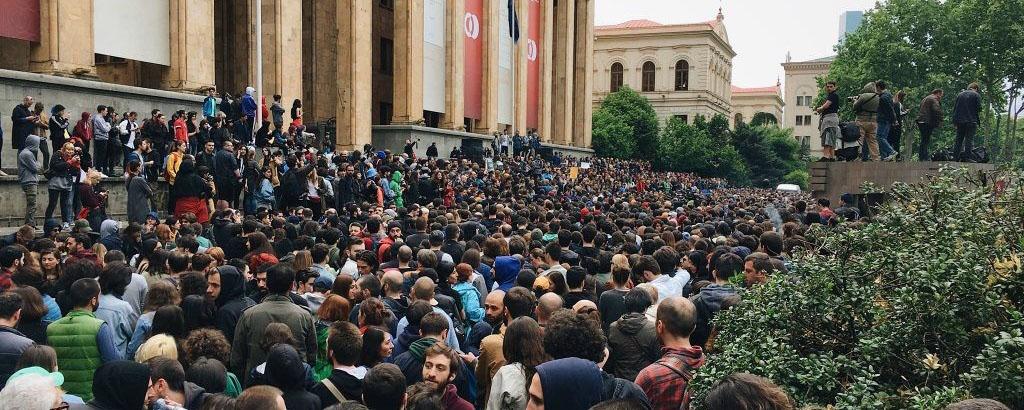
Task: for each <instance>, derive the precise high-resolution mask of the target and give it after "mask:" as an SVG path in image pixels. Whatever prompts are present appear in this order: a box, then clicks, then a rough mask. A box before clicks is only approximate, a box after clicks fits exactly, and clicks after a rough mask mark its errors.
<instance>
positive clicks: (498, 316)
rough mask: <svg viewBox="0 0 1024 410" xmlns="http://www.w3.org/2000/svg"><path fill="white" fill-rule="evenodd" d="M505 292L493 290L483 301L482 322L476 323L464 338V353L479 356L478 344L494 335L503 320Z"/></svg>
mask: <svg viewBox="0 0 1024 410" xmlns="http://www.w3.org/2000/svg"><path fill="white" fill-rule="evenodd" d="M504 298H505V291H502V290H494V291H491V293H488V294H487V297H486V298H485V299H484V320H481V321H479V322H476V323H475V324H473V327H472V328H471V329H470V330H469V335H468V336H466V352H467V353H473V354H475V355H477V356H479V355H480V344H481V343H482V342H483V339H484V338H485V337H487V336H490V335H492V334H495V333H497V332H498V330H499V329H500V328H501V327H502V326H501V325H502V321H503V320H504V319H505V302H504V300H503V299H504Z"/></svg>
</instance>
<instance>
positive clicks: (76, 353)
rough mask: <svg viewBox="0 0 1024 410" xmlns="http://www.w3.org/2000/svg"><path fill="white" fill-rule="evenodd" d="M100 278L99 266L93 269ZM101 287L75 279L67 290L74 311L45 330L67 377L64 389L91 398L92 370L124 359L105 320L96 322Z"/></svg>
mask: <svg viewBox="0 0 1024 410" xmlns="http://www.w3.org/2000/svg"><path fill="white" fill-rule="evenodd" d="M90 269H91V273H93V274H95V275H96V276H98V275H99V268H98V267H90ZM99 297H100V284H99V282H97V281H96V279H93V278H92V277H86V278H82V279H79V280H76V281H75V282H74V283H72V284H71V288H70V289H69V290H68V299H69V301H70V302H71V304H72V306H74V309H72V310H71V312H68V314H67V316H64V317H63V318H61V319H60V320H57V321H56V322H53V323H50V325H49V326H47V327H46V338H47V340H48V341H49V344H50V346H52V347H53V349H54V350H56V352H57V366H59V368H60V369H61V371H63V373H64V374H65V375H66V376H65V379H64V385H63V386H62V387H63V388H64V390H65V391H66V392H68V393H70V394H74V395H76V396H79V397H81V398H82V399H83V400H86V401H88V400H90V399H92V393H93V392H92V381H93V369H96V368H97V367H99V366H100V364H103V363H108V362H112V361H116V360H121V359H122V355H121V352H120V351H118V350H117V347H116V346H114V332H113V330H112V328H111V327H110V326H109V325H107V324H106V323H105V322H104V321H102V320H100V319H97V318H96V314H95V313H94V312H96V307H97V306H98V305H99Z"/></svg>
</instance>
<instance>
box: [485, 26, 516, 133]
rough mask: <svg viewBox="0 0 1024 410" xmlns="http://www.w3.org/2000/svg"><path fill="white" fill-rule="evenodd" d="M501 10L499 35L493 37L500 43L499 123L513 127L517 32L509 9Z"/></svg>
mask: <svg viewBox="0 0 1024 410" xmlns="http://www.w3.org/2000/svg"><path fill="white" fill-rule="evenodd" d="M500 9H501V15H500V16H499V19H498V20H499V24H500V26H499V27H498V35H497V36H493V37H491V38H493V39H495V40H497V41H498V123H499V124H506V125H512V123H513V119H514V116H515V111H514V109H513V107H514V105H515V102H514V101H513V99H514V98H515V93H514V92H513V84H514V83H515V75H516V73H515V68H514V67H513V65H512V64H513V62H514V61H515V60H514V59H513V56H514V55H515V44H514V42H515V40H514V39H513V34H514V33H515V32H514V31H513V29H512V24H510V23H511V22H512V20H513V19H512V18H510V17H509V16H510V14H509V9H508V8H507V7H501V8H500Z"/></svg>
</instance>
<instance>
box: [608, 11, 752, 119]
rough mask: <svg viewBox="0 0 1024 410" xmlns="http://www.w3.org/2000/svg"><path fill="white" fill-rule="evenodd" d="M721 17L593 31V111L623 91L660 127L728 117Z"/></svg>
mask: <svg viewBox="0 0 1024 410" xmlns="http://www.w3.org/2000/svg"><path fill="white" fill-rule="evenodd" d="M724 20H725V17H724V16H723V15H722V13H721V11H719V14H718V16H717V18H715V19H714V20H710V21H704V22H700V23H692V24H660V23H657V22H654V21H650V20H631V21H627V22H625V23H621V24H615V25H610V26H598V27H597V28H596V29H595V30H594V34H595V40H594V86H593V87H594V96H593V104H594V107H598V106H600V104H601V101H602V100H603V99H604V97H605V96H606V95H608V94H609V93H611V92H614V91H617V90H618V89H619V88H621V87H623V86H628V87H630V88H632V89H634V90H636V91H638V92H640V94H641V95H643V96H644V97H646V98H647V100H648V101H650V102H651V105H652V106H654V110H655V111H656V112H657V113H658V117H659V119H661V120H662V121H665V120H667V119H668V118H671V117H678V118H680V119H682V120H684V121H688V122H689V121H692V120H693V118H695V117H696V116H697V115H703V116H705V117H711V116H714V115H715V114H722V115H724V116H726V117H731V113H732V107H731V99H732V59H733V57H735V56H736V52H735V51H733V49H732V47H731V46H730V45H729V36H728V34H727V33H726V29H725V23H724Z"/></svg>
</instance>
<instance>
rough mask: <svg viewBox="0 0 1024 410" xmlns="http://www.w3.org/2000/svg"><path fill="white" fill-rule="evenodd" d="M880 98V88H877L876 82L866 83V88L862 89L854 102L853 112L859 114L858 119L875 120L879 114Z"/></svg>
mask: <svg viewBox="0 0 1024 410" xmlns="http://www.w3.org/2000/svg"><path fill="white" fill-rule="evenodd" d="M878 100H879V96H878V89H877V88H875V83H874V82H870V83H867V84H865V85H864V88H863V89H861V90H860V96H858V97H857V101H856V102H854V103H853V113H854V114H857V119H858V120H861V121H874V120H875V118H876V117H877V116H878Z"/></svg>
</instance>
